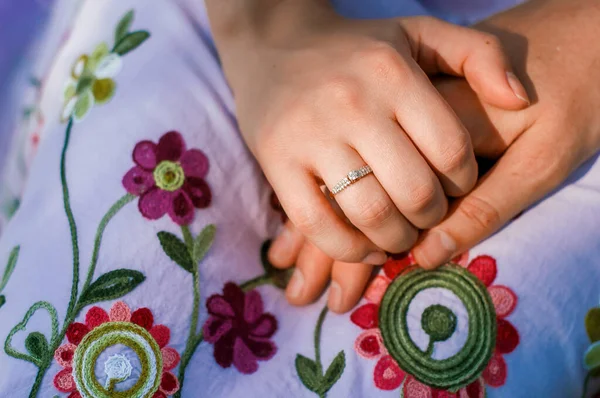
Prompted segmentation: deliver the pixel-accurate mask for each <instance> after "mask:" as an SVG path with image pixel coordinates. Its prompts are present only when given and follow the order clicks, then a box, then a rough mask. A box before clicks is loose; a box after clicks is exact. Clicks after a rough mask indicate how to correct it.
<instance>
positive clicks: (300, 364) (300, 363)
mask: <svg viewBox="0 0 600 398" xmlns="http://www.w3.org/2000/svg"><path fill="white" fill-rule="evenodd" d="M296 371H297V372H298V377H300V381H302V384H304V386H305V387H306V388H308V389H309V390H310V391H312V392H316V393H318V392H319V387H320V383H321V375H320V374H319V370H318V367H317V364H316V363H315V361H313V360H312V359H308V358H306V357H305V356H304V355H300V354H298V355H296Z"/></svg>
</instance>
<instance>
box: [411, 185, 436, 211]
mask: <svg viewBox="0 0 600 398" xmlns="http://www.w3.org/2000/svg"><path fill="white" fill-rule="evenodd" d="M408 199H409V200H408V202H409V203H408V208H407V210H408V211H410V212H411V213H413V214H420V213H424V212H425V211H427V210H429V209H431V208H432V206H433V204H434V203H435V201H436V199H437V189H436V186H435V184H434V183H433V182H432V181H429V182H427V183H425V184H421V185H418V186H416V187H414V188H412V189H409V190H408Z"/></svg>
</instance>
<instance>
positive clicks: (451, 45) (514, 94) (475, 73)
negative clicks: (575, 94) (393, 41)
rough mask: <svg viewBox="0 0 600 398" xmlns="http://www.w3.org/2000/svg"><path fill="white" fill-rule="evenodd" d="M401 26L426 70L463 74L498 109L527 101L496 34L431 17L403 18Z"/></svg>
mask: <svg viewBox="0 0 600 398" xmlns="http://www.w3.org/2000/svg"><path fill="white" fill-rule="evenodd" d="M403 26H404V28H405V30H406V32H407V34H408V37H409V40H410V42H411V45H412V47H413V54H416V55H417V62H418V63H419V65H420V66H421V67H422V68H423V70H424V71H425V72H426V73H429V74H433V73H439V72H441V73H446V74H451V75H455V76H464V77H465V78H466V79H467V81H468V82H469V85H470V86H471V87H472V88H473V90H474V91H475V92H476V93H477V94H479V95H480V96H481V97H482V98H483V99H484V100H485V102H487V103H489V104H491V105H494V106H498V107H500V108H502V109H508V110H517V109H523V108H526V107H527V106H528V105H529V104H530V101H529V97H528V95H527V91H525V88H524V87H523V84H521V82H520V81H519V79H518V78H517V77H516V76H515V75H514V73H513V72H512V67H511V65H510V63H509V61H508V58H507V57H506V55H505V54H504V50H503V48H502V45H501V43H500V40H499V39H498V38H497V37H496V36H494V35H492V34H490V33H485V32H480V31H477V30H474V29H470V28H465V27H462V26H457V25H453V24H450V23H447V22H443V21H441V20H439V19H436V18H431V17H418V18H409V19H403Z"/></svg>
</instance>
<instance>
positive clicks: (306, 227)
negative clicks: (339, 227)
mask: <svg viewBox="0 0 600 398" xmlns="http://www.w3.org/2000/svg"><path fill="white" fill-rule="evenodd" d="M288 216H289V217H290V219H291V220H292V221H293V223H294V225H295V226H296V228H298V229H299V230H300V231H302V233H303V234H305V235H306V236H318V235H320V234H322V232H323V230H324V228H325V217H324V216H323V215H322V214H321V212H320V211H318V210H315V209H308V208H306V207H298V208H292V209H291V210H290V211H289V214H288Z"/></svg>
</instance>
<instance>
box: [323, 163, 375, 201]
mask: <svg viewBox="0 0 600 398" xmlns="http://www.w3.org/2000/svg"><path fill="white" fill-rule="evenodd" d="M372 172H373V170H372V169H371V167H369V165H365V166H363V167H361V168H360V169H357V170H352V171H351V172H349V173H348V175H347V176H346V177H344V178H342V179H341V180H340V181H339V182H338V183H337V184H335V185H334V186H333V188H331V191H330V192H331V194H332V195H337V194H338V193H340V192H342V191H343V190H344V189H346V188H348V187H349V186H350V185H352V184H354V183H355V182H356V181H358V180H360V179H361V178H363V177H365V176H367V175H369V174H371V173H372Z"/></svg>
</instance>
